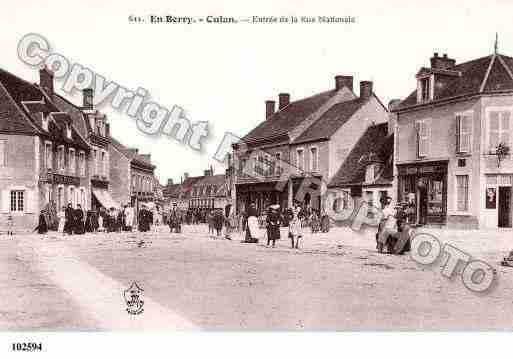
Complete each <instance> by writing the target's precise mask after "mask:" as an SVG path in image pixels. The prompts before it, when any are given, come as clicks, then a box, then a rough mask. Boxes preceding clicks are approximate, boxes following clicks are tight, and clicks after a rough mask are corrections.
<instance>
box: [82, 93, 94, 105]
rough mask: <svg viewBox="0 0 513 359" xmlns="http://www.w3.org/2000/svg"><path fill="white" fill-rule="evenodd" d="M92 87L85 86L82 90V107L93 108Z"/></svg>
mask: <svg viewBox="0 0 513 359" xmlns="http://www.w3.org/2000/svg"><path fill="white" fill-rule="evenodd" d="M93 99H94V96H93V89H92V88H87V89H83V90H82V102H83V107H84V109H85V110H92V109H93V107H94V106H93Z"/></svg>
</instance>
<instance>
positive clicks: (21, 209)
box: [0, 69, 92, 231]
mask: <svg viewBox="0 0 513 359" xmlns="http://www.w3.org/2000/svg"><path fill="white" fill-rule="evenodd" d="M91 162H92V160H91V151H90V146H89V144H88V143H87V141H86V139H85V138H84V137H83V136H82V134H81V133H80V132H79V131H78V129H77V128H76V126H75V124H74V122H73V119H72V115H71V114H70V113H69V112H67V111H63V110H62V109H60V107H59V106H58V103H56V102H55V96H54V93H53V76H52V74H51V72H49V71H48V70H46V69H42V70H40V83H39V84H32V83H29V82H27V81H24V80H22V79H20V78H18V77H17V76H15V75H13V74H11V73H9V72H7V71H4V70H0V204H1V205H0V213H1V214H0V230H2V228H3V227H4V226H5V224H6V219H7V216H8V215H12V217H13V219H14V221H13V222H14V230H15V231H20V230H30V231H31V230H33V229H34V227H35V226H36V224H37V220H38V214H39V211H40V210H42V209H44V208H45V207H46V206H47V205H48V203H49V202H50V201H53V202H54V203H55V204H56V205H57V207H61V206H64V205H66V204H67V203H72V204H73V205H74V206H76V205H77V204H81V205H82V206H83V207H84V208H87V207H88V206H89V204H90V202H91V187H92V184H91V182H90V172H91V167H92V165H91Z"/></svg>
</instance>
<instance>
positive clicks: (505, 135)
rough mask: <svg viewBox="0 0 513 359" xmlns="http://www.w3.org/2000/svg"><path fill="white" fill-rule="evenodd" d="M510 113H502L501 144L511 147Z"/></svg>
mask: <svg viewBox="0 0 513 359" xmlns="http://www.w3.org/2000/svg"><path fill="white" fill-rule="evenodd" d="M509 133H510V113H509V111H504V112H502V113H501V138H500V141H501V143H504V144H505V145H507V146H509V145H510V143H509V141H510V135H509Z"/></svg>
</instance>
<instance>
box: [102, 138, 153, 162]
mask: <svg viewBox="0 0 513 359" xmlns="http://www.w3.org/2000/svg"><path fill="white" fill-rule="evenodd" d="M110 140H111V144H112V145H113V146H114V147H115V148H116V149H117V150H118V151H119V152H121V153H122V154H123V155H124V156H125V157H126V158H128V159H129V160H130V161H131V162H133V163H134V164H136V165H139V166H143V167H148V168H155V166H154V165H153V164H152V163H151V161H149V160H148V155H139V154H137V151H136V150H135V149H133V148H128V147H126V146H125V145H123V144H122V143H121V142H119V141H118V140H116V139H115V138H114V137H112V136H111V137H110Z"/></svg>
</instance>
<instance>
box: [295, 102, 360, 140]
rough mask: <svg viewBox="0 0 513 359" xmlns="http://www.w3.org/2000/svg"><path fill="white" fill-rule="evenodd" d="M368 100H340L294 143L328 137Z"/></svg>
mask: <svg viewBox="0 0 513 359" xmlns="http://www.w3.org/2000/svg"><path fill="white" fill-rule="evenodd" d="M366 102H367V101H366V100H364V99H360V98H357V99H354V100H349V101H344V102H340V103H338V104H336V105H334V106H332V107H331V108H330V109H329V110H328V111H326V113H324V114H323V115H322V116H321V117H320V118H319V119H318V120H317V121H315V122H314V123H313V124H312V125H311V126H310V127H308V128H307V129H306V130H305V131H304V132H303V133H302V134H301V135H300V136H299V137H298V138H296V139H295V140H294V142H293V143H294V144H298V143H303V142H309V141H316V140H321V139H328V138H330V137H331V135H333V134H334V133H335V132H336V131H337V130H338V129H339V128H340V127H342V126H343V125H344V124H345V123H346V122H347V121H348V120H349V119H350V118H351V117H352V116H353V115H354V114H355V112H356V111H358V110H359V109H360V108H361V107H362V106H363V105H364V104H365V103H366Z"/></svg>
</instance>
